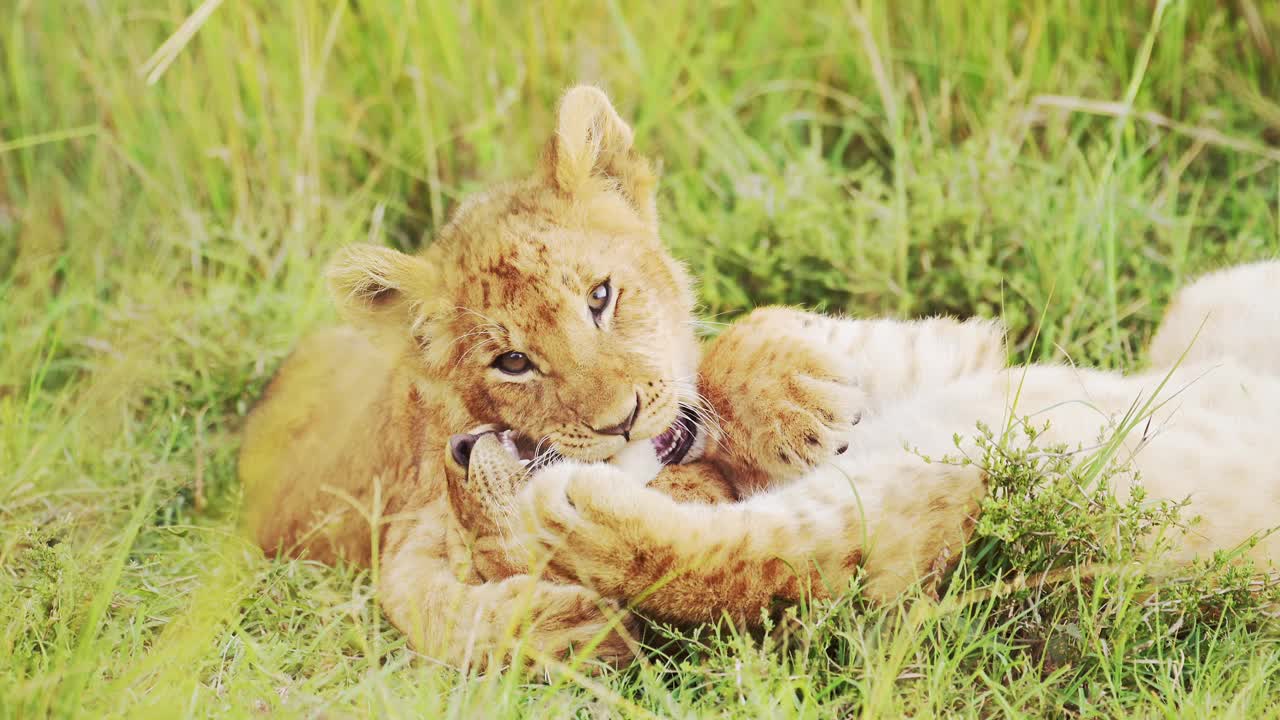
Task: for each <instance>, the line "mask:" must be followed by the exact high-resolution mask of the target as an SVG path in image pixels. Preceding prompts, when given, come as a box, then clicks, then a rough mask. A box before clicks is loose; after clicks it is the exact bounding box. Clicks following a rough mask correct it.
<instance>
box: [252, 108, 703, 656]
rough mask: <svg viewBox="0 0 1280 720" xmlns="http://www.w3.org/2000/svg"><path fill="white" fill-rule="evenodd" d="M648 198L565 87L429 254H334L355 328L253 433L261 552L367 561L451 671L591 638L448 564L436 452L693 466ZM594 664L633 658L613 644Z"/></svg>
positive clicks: (265, 405) (526, 596) (686, 285)
mask: <svg viewBox="0 0 1280 720" xmlns="http://www.w3.org/2000/svg"><path fill="white" fill-rule="evenodd" d="M654 190H655V175H654V173H653V171H652V170H651V168H650V163H649V162H648V161H647V160H646V159H645V158H643V157H641V156H640V155H639V154H637V153H636V152H635V151H634V150H633V149H632V132H631V129H630V128H629V127H628V126H627V124H626V123H624V122H623V121H622V119H621V118H620V117H619V116H618V114H617V112H616V111H615V110H614V108H613V106H612V105H611V104H610V103H609V101H608V99H607V98H606V97H605V95H604V93H602V92H601V91H600V90H598V89H596V88H592V87H578V88H574V89H572V90H570V91H569V92H568V93H567V94H566V95H565V96H564V98H563V100H562V102H561V104H560V109H559V115H558V121H557V126H556V131H555V133H554V134H553V135H552V137H551V138H550V140H549V141H548V143H547V145H546V150H545V152H544V154H543V157H542V159H541V162H540V164H539V166H538V168H537V170H536V171H535V172H534V173H533V175H532V176H530V177H528V178H526V179H524V180H520V181H516V182H512V183H509V184H506V185H502V186H499V187H496V188H494V189H492V190H490V191H488V192H486V193H482V194H480V195H479V196H477V197H474V198H471V199H470V200H469V201H467V202H465V203H463V204H462V205H461V206H460V207H459V208H458V210H457V212H456V213H455V214H454V216H453V218H452V219H451V221H450V222H449V223H448V224H447V225H446V226H445V227H444V228H443V229H442V230H441V232H440V234H439V236H438V237H437V238H436V239H435V242H434V243H432V244H431V245H430V246H429V247H428V248H427V249H426V250H425V251H423V252H422V254H420V255H417V256H410V255H405V254H402V253H399V252H396V251H394V250H391V249H388V248H383V247H373V246H368V245H358V246H353V247H350V248H347V249H345V250H343V251H341V252H339V253H338V255H337V256H336V257H335V258H334V260H333V261H332V263H331V265H330V268H329V272H328V281H329V286H330V290H331V292H332V295H333V297H334V299H335V300H336V301H337V303H338V305H339V306H340V308H341V309H342V311H343V313H344V315H345V316H346V317H347V318H348V319H349V320H350V322H351V324H352V327H342V328H336V329H331V330H327V331H323V332H320V333H318V334H316V335H313V336H311V337H309V338H306V339H304V340H303V341H302V342H301V343H300V344H299V346H298V347H297V349H296V350H295V351H294V352H293V354H292V355H291V356H290V357H289V359H288V360H287V361H286V362H285V363H284V365H283V367H282V368H281V369H280V371H279V373H278V374H277V375H276V377H275V378H274V379H273V380H272V381H271V383H270V385H269V386H268V388H267V390H266V392H265V394H264V396H263V398H262V400H261V401H260V402H259V404H258V405H257V407H256V408H255V409H254V410H253V412H252V413H251V415H250V417H249V420H248V424H247V427H246V431H245V439H244V445H243V449H242V451H241V455H240V476H241V478H242V481H243V483H244V487H245V492H246V500H247V503H248V512H247V516H248V523H249V527H250V530H251V532H252V533H253V535H254V537H255V538H256V540H257V542H258V543H259V544H260V545H261V546H262V548H263V549H264V550H265V551H266V552H267V553H269V554H282V555H287V556H295V557H304V556H305V557H308V558H311V559H316V560H321V561H325V562H333V561H335V560H338V559H345V560H347V561H349V562H355V563H362V564H368V563H371V562H372V561H373V560H374V559H375V558H376V559H377V560H378V564H377V568H378V572H379V592H380V600H381V602H382V606H383V608H384V610H385V612H386V614H387V616H388V618H389V619H390V620H391V621H392V622H393V623H394V624H395V625H396V626H397V627H399V628H400V629H401V630H403V631H404V632H405V633H407V634H408V636H409V639H410V641H411V643H412V645H413V646H414V647H415V648H417V649H418V650H420V651H422V652H424V653H427V654H429V655H432V656H433V657H435V658H437V659H439V660H442V661H444V662H446V663H450V664H453V665H457V666H461V665H465V664H476V665H481V666H483V665H487V664H488V663H490V662H502V661H504V660H505V659H506V658H507V657H508V655H509V652H510V643H509V642H508V638H510V637H511V636H513V635H516V636H519V635H523V636H524V638H525V639H526V641H527V643H528V645H529V648H530V649H531V650H533V651H534V652H535V654H542V655H546V656H551V657H561V656H564V655H565V654H566V653H568V652H570V650H571V649H572V648H574V647H581V646H582V645H584V644H586V643H589V642H591V641H593V640H594V639H595V638H597V636H599V635H601V634H602V633H605V631H606V629H607V628H608V627H609V626H610V621H611V617H610V613H609V612H608V611H607V608H606V606H605V604H604V603H602V602H601V600H600V597H599V595H598V594H597V593H595V592H594V591H592V590H589V589H587V588H585V587H583V586H580V585H572V584H556V583H551V582H547V581H545V580H542V579H539V578H535V577H531V576H529V575H526V574H523V573H520V572H518V570H517V569H515V568H505V569H503V571H502V572H497V571H496V570H495V573H494V574H495V575H501V576H502V577H501V579H500V580H498V581H495V582H486V581H484V578H483V577H481V576H480V575H479V574H477V573H475V572H471V571H470V570H468V571H466V572H460V570H459V568H458V566H457V564H456V563H453V562H451V561H450V548H451V547H453V548H455V549H457V548H458V547H459V546H458V545H457V543H456V542H455V540H457V539H458V538H459V537H460V536H459V534H458V533H459V528H460V518H459V517H458V515H457V513H456V512H455V510H454V508H453V507H452V506H451V504H450V500H449V494H448V492H447V491H446V467H445V465H446V462H447V460H446V455H445V453H442V451H441V449H442V448H444V447H445V445H446V440H447V438H449V437H450V436H451V435H453V434H455V433H460V432H464V431H466V430H467V429H470V428H474V427H476V426H478V425H483V424H486V423H493V424H499V425H501V426H503V427H510V428H514V429H515V430H516V431H518V432H519V433H520V434H521V435H522V436H524V437H530V438H538V439H539V442H540V443H541V444H542V445H544V446H546V447H550V448H553V449H554V450H555V451H556V452H557V453H558V454H559V455H561V456H564V457H567V458H573V459H575V460H578V461H583V462H593V461H599V460H604V459H606V458H609V457H611V456H613V455H615V454H616V453H618V452H619V451H620V450H621V449H622V448H623V447H624V446H627V445H628V443H636V442H640V441H649V440H651V441H652V443H653V446H654V447H655V448H658V449H660V451H661V455H662V457H661V458H659V459H660V460H661V461H663V462H674V461H679V460H680V459H682V457H683V455H685V454H686V453H687V452H688V451H689V449H690V441H691V437H692V433H690V432H688V428H689V426H690V423H691V417H692V416H693V410H692V408H694V407H695V403H696V402H697V395H696V389H695V386H694V382H693V379H694V378H695V374H696V364H697V361H698V343H697V341H696V339H695V337H694V334H693V325H692V323H691V319H692V309H693V303H694V298H693V292H692V290H691V283H690V280H689V277H688V275H687V273H686V271H685V269H684V268H683V267H682V266H681V265H680V264H679V263H678V262H676V261H675V260H674V259H673V258H672V256H671V255H670V254H669V253H668V252H667V250H666V249H665V248H664V247H663V245H662V242H661V240H660V239H659V236H658V218H657V213H656V210H655V204H654ZM668 487H669V488H670V489H671V490H672V492H673V494H676V495H680V490H681V488H680V484H679V482H678V481H677V482H675V483H674V484H672V485H669V486H668ZM508 571H510V572H508ZM597 654H598V655H599V656H600V657H602V658H603V659H605V660H615V661H616V660H621V659H624V658H626V657H629V656H630V654H631V649H630V648H629V647H628V644H627V643H626V642H625V641H624V640H623V638H622V637H620V636H619V635H618V634H617V633H613V634H610V635H608V636H607V637H606V639H605V640H604V642H603V644H602V645H601V646H600V647H599V648H598V649H597Z"/></svg>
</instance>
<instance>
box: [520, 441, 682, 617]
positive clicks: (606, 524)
mask: <svg viewBox="0 0 1280 720" xmlns="http://www.w3.org/2000/svg"><path fill="white" fill-rule="evenodd" d="M518 505H519V511H520V523H519V532H520V533H521V538H520V544H521V545H522V546H523V547H524V548H525V550H526V551H527V552H528V553H529V556H530V560H531V564H532V565H534V566H541V567H544V568H545V571H544V575H545V576H547V577H548V578H549V579H555V580H557V581H559V582H570V583H579V584H582V585H585V586H587V587H590V588H592V589H593V590H596V591H597V592H599V593H601V594H602V595H605V596H607V597H626V594H625V587H626V585H627V578H626V577H625V569H626V568H627V567H628V563H627V561H626V560H627V559H628V558H630V557H631V556H632V555H633V554H634V553H635V551H636V545H637V543H642V542H643V541H642V540H641V538H643V537H647V536H648V530H649V529H650V525H651V524H653V523H655V522H661V520H662V518H665V517H669V516H670V510H671V506H672V505H674V503H673V502H672V501H671V500H670V499H669V498H667V497H665V496H663V495H662V494H660V493H658V492H657V491H654V490H650V489H648V488H644V487H639V486H637V485H635V484H634V483H629V482H627V480H626V478H625V475H624V474H623V473H621V472H619V471H618V470H617V469H616V468H612V467H608V466H604V465H578V464H576V463H569V462H566V463H561V464H559V465H556V466H554V467H551V468H548V469H546V470H543V471H542V472H540V473H538V474H537V475H535V476H534V477H533V478H532V479H531V480H530V481H529V484H528V485H527V486H526V487H525V489H524V491H523V492H522V493H521V496H520V499H519V501H518Z"/></svg>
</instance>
